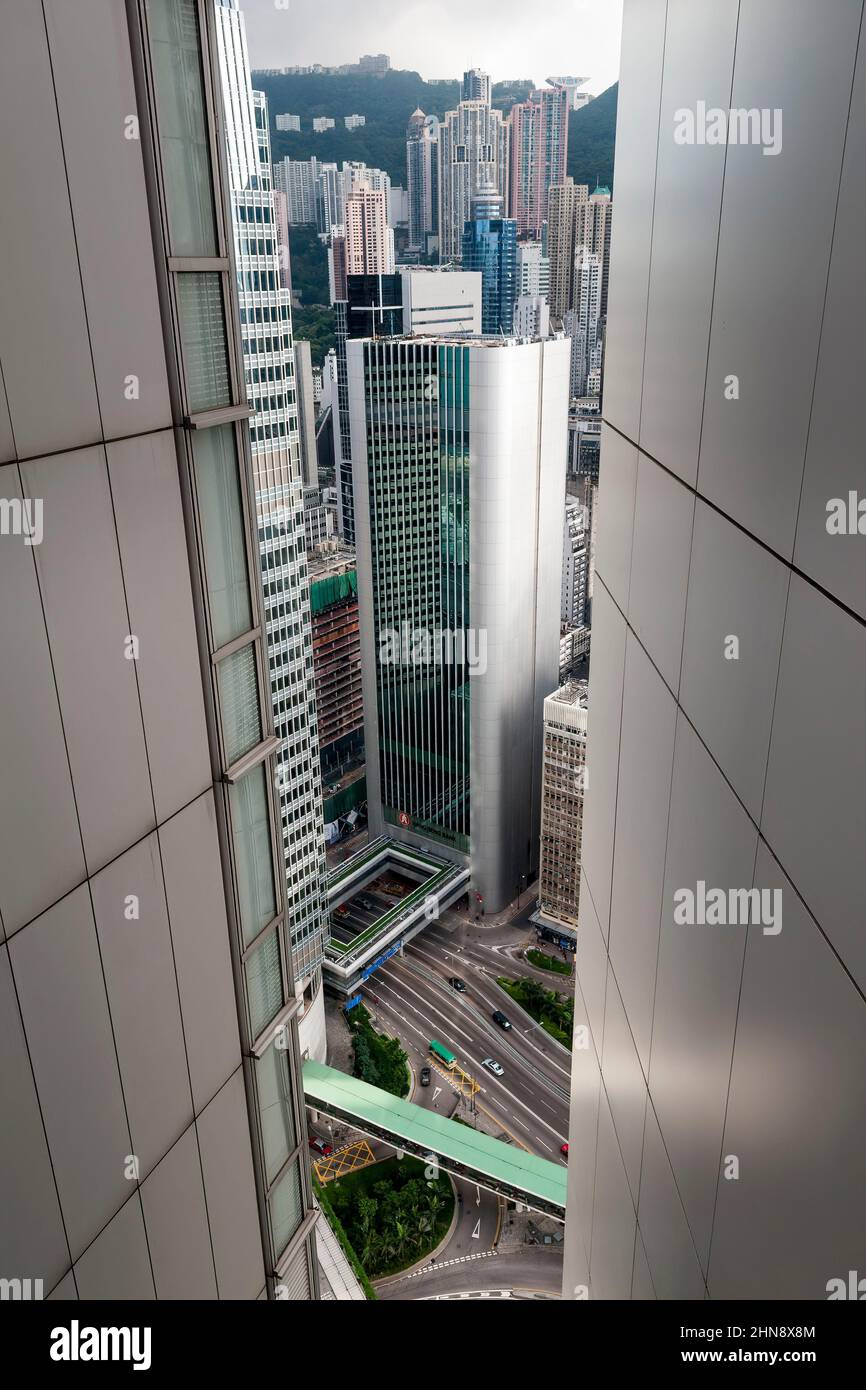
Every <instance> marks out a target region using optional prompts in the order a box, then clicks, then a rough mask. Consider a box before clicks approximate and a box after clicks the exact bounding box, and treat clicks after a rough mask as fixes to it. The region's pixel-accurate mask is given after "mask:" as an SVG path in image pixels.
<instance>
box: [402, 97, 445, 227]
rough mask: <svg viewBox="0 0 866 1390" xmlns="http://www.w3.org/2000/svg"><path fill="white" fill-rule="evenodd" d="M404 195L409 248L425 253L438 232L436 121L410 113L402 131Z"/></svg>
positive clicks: (437, 129) (421, 113)
mask: <svg viewBox="0 0 866 1390" xmlns="http://www.w3.org/2000/svg"><path fill="white" fill-rule="evenodd" d="M406 191H407V194H408V198H409V246H410V247H412V248H413V249H414V250H416V251H418V252H419V253H420V254H422V255H427V253H428V245H429V242H428V238H429V237H434V236H437V235H438V231H439V120H438V118H437V117H436V116H425V115H424V112H423V111H421V110H420V109H418V110H416V111H413V112H412V115H411V116H410V118H409V124H408V126H407V128H406Z"/></svg>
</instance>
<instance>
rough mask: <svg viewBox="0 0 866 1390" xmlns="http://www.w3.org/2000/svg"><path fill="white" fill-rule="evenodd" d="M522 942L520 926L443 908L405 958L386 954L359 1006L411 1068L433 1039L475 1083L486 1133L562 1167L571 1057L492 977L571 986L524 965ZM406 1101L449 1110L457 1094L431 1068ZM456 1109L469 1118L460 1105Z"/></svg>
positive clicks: (423, 1060)
mask: <svg viewBox="0 0 866 1390" xmlns="http://www.w3.org/2000/svg"><path fill="white" fill-rule="evenodd" d="M526 938H527V930H526V927H525V925H523V926H515V925H506V926H503V927H484V926H476V925H475V924H472V923H469V922H467V920H466V918H465V917H463V916H461V915H460V914H458V913H456V912H447V913H445V914H444V915H443V917H442V918H441V920H440V921H438V922H433V923H431V924H430V926H428V927H427V928H426V929H425V930H424V932H423V933H421V935H420V936H417V937H416V938H415V939H414V940H413V941H412V942H410V943H409V945H408V946H407V947H406V948H405V952H404V955H403V956H402V958H401V957H396V956H395V957H392V959H391V960H389V961H388V962H387V963H386V965H384V966H382V967H381V968H380V969H379V970H378V971H377V972H376V974H375V975H373V976H371V978H370V979H369V980H368V981H367V984H366V986H365V991H364V992H365V1003H366V1005H367V1007H368V1009H370V1011H371V1013H372V1014H373V1015H374V1017H375V1019H376V1020H377V1023H378V1026H379V1027H380V1028H382V1029H384V1030H385V1031H386V1032H388V1033H392V1034H394V1035H396V1036H397V1037H399V1038H400V1041H401V1043H402V1045H403V1046H404V1047H405V1048H406V1051H407V1052H408V1054H409V1057H410V1060H411V1061H412V1064H413V1067H414V1068H415V1070H416V1074H417V1072H418V1070H419V1069H420V1067H422V1066H424V1065H427V1064H429V1063H430V1062H431V1060H432V1059H431V1057H430V1055H429V1051H428V1044H429V1042H430V1039H431V1038H436V1039H437V1040H438V1041H439V1042H441V1043H443V1044H444V1045H445V1047H447V1048H449V1049H450V1050H451V1051H452V1052H454V1053H455V1054H456V1056H457V1059H458V1062H459V1064H460V1065H461V1066H462V1067H463V1068H464V1070H465V1071H467V1072H469V1073H470V1074H471V1075H472V1076H474V1077H475V1078H476V1079H477V1080H478V1082H479V1085H480V1087H481V1090H480V1091H479V1092H478V1095H477V1096H476V1098H475V1103H476V1105H477V1106H478V1107H479V1110H480V1111H481V1112H482V1115H483V1116H484V1117H485V1118H484V1119H482V1121H481V1123H482V1125H483V1127H484V1128H485V1129H487V1131H488V1132H491V1131H492V1132H497V1131H501V1132H502V1134H503V1136H504V1135H507V1136H509V1137H510V1139H511V1140H512V1142H516V1143H519V1144H521V1145H523V1146H524V1147H525V1148H527V1149H529V1150H531V1151H532V1152H533V1153H537V1154H540V1155H541V1156H542V1157H544V1158H549V1159H551V1160H552V1161H554V1162H557V1163H563V1162H565V1160H564V1158H563V1157H562V1155H561V1154H560V1146H561V1145H562V1144H563V1143H565V1141H566V1140H567V1138H568V1086H569V1071H570V1066H569V1063H570V1058H569V1055H568V1053H567V1052H566V1051H565V1050H564V1049H563V1048H561V1047H560V1046H558V1044H556V1043H555V1042H554V1041H553V1040H552V1039H551V1038H550V1037H549V1036H548V1035H547V1034H546V1033H545V1032H544V1030H543V1029H542V1028H540V1027H539V1026H538V1025H537V1024H536V1023H534V1022H533V1020H532V1019H530V1018H529V1017H528V1015H527V1014H525V1013H524V1012H523V1010H522V1009H520V1008H518V1006H517V1005H516V1004H515V1003H513V1001H512V1000H510V999H509V998H508V996H507V995H506V994H504V992H503V991H502V990H501V989H500V988H499V987H498V986H497V984H496V977H497V976H498V975H507V976H509V977H510V978H514V977H515V976H518V975H527V974H530V975H533V976H534V977H535V978H542V979H544V983H545V985H547V987H548V988H557V989H559V990H564V989H567V988H568V987H569V984H568V982H567V981H566V980H565V978H564V977H563V976H559V975H542V972H539V971H536V970H534V969H532V968H531V967H529V966H527V964H526V963H525V962H524V961H523V960H522V959H521V957H520V947H521V945H522V944H523V943H524V942H525V941H526ZM450 976H457V977H458V978H460V979H462V980H463V981H464V983H465V985H466V989H465V992H462V993H458V992H457V991H456V990H455V989H454V988H453V987H452V986H451V985H450V984H449V983H448V979H449V977H450ZM495 1009H500V1010H501V1011H502V1012H503V1013H505V1014H506V1016H507V1017H508V1018H509V1019H510V1021H511V1024H512V1027H511V1028H510V1029H508V1030H507V1031H506V1030H504V1029H502V1028H500V1027H499V1026H498V1025H497V1024H496V1023H494V1021H493V1019H492V1017H491V1014H492V1013H493V1011H494V1010H495ZM487 1057H492V1058H494V1059H495V1060H496V1061H497V1062H498V1063H499V1064H500V1066H501V1067H502V1069H503V1075H502V1076H501V1077H497V1076H494V1075H493V1074H492V1073H491V1072H490V1071H488V1070H486V1069H485V1068H484V1067H483V1066H482V1062H483V1061H484V1059H485V1058H487ZM413 1100H414V1101H415V1102H416V1104H420V1105H426V1106H430V1107H431V1108H435V1109H437V1110H439V1111H440V1112H441V1113H442V1114H445V1115H450V1114H451V1113H452V1111H453V1108H454V1102H455V1093H454V1090H453V1089H452V1088H451V1087H450V1086H449V1085H448V1083H447V1081H446V1080H445V1078H444V1077H442V1076H440V1075H438V1074H437V1072H436V1071H435V1070H434V1071H433V1073H432V1084H431V1086H430V1087H426V1088H421V1087H417V1088H416V1090H415V1093H414V1095H413ZM457 1113H458V1114H460V1115H461V1117H462V1118H464V1119H468V1120H469V1121H470V1122H471V1121H472V1115H471V1113H470V1111H469V1106H468V1104H466V1103H465V1102H464V1103H463V1105H462V1107H461V1109H460V1110H459V1111H458V1112H457Z"/></svg>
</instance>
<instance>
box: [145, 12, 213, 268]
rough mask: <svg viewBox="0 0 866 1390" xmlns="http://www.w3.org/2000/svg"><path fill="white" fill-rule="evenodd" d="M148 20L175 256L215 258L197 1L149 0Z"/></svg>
mask: <svg viewBox="0 0 866 1390" xmlns="http://www.w3.org/2000/svg"><path fill="white" fill-rule="evenodd" d="M148 17H149V32H150V46H151V52H152V54H153V69H154V83H155V87H156V105H157V121H158V124H159V144H160V154H161V160H162V170H163V178H164V180H165V194H166V202H167V205H168V221H169V233H170V240H171V254H172V255H174V256H215V255H216V254H217V241H216V228H215V224H214V210H213V186H212V175H211V163H210V150H209V148H208V141H207V123H206V120H205V103H204V87H203V83H202V71H201V53H200V47H199V33H198V14H197V10H196V4H195V0H148Z"/></svg>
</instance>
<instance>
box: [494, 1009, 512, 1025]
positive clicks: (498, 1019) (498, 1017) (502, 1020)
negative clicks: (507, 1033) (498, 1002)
mask: <svg viewBox="0 0 866 1390" xmlns="http://www.w3.org/2000/svg"><path fill="white" fill-rule="evenodd" d="M490 1017H491V1018H492V1019H493V1022H494V1023H498V1024H499V1027H500V1028H510V1027H511V1023H510V1021H509V1020H508V1019H507V1018H506V1017H505V1014H504V1013H503V1012H502V1010H501V1009H494V1010H493V1013H492V1014H491V1015H490Z"/></svg>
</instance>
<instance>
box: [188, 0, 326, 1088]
mask: <svg viewBox="0 0 866 1390" xmlns="http://www.w3.org/2000/svg"><path fill="white" fill-rule="evenodd" d="M215 13H216V21H217V51H218V57H219V66H220V77H221V81H222V85H223V93H224V106H225V135H226V153H227V167H228V179H229V194H230V197H231V207H232V221H233V232H234V243H235V263H236V274H237V290H238V303H239V309H240V327H241V342H242V347H243V356H244V371H245V376H246V382H247V399H248V401H249V404H250V406H251V408H252V410H253V412H254V413H253V415H252V417H251V419H250V425H249V432H250V440H251V443H252V457H253V475H254V483H255V500H256V518H257V521H258V527H259V550H260V556H261V566H262V572H263V576H264V581H265V582H264V598H265V619H266V626H267V633H268V639H269V661H268V680H269V685H270V691H271V696H272V701H273V709H274V725H275V729H276V733H277V736H278V737H279V739H280V741H281V743H280V749H279V753H278V756H277V776H278V783H279V787H278V799H279V805H280V812H281V816H282V822H283V855H284V863H285V873H286V894H285V895H286V907H287V911H288V913H289V917H290V922H291V927H292V951H293V955H292V964H293V978H294V984H295V992H296V994H297V995H298V998H299V999H301V1000H302V1001H303V1008H304V1014H303V1018H302V1020H301V1023H300V1038H301V1047H302V1050H303V1051H305V1052H309V1053H310V1055H312V1056H315V1057H316V1059H317V1060H319V1061H324V1059H325V1052H326V1041H325V1013H324V997H323V992H322V976H321V968H320V967H321V962H322V959H323V955H324V945H325V934H326V931H327V922H328V916H327V906H326V902H325V841H324V824H323V821H322V814H321V802H322V798H321V778H320V771H319V748H318V734H317V726H316V705H315V689H314V684H313V672H312V665H313V661H312V633H311V619H310V595H309V583H308V579H307V566H306V555H305V533H304V495H303V483H304V479H303V466H302V462H301V438H300V429H299V418H300V417H299V409H300V403H299V400H298V382H297V375H296V371H295V360H294V349H293V345H292V318H291V294H290V292H289V290H287V289H283V288H282V287H281V286H280V281H279V264H280V262H279V247H278V246H277V244H276V242H275V238H274V226H275V221H274V206H273V197H272V195H271V165H270V147H269V140H268V120H267V108H266V104H265V101H264V97H263V95H262V94H261V93H253V92H252V91H251V88H250V75H249V59H248V56H247V47H246V34H245V27H244V19H243V15H242V14H241V12H240V10H239V9H238V6H237V0H219V3H218V4H217V5H216V7H215ZM309 397H310V398H311V397H312V383H311V382H310V383H309ZM309 404H311V399H310V401H309ZM304 446H305V449H304V452H305V456H306V454H307V451H308V449H309V431H305V436H304ZM307 467H308V468H309V467H310V463H309V461H308V462H307Z"/></svg>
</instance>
